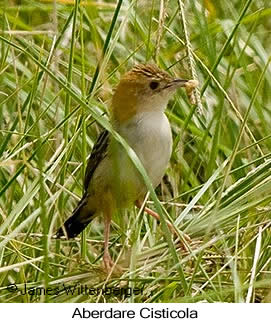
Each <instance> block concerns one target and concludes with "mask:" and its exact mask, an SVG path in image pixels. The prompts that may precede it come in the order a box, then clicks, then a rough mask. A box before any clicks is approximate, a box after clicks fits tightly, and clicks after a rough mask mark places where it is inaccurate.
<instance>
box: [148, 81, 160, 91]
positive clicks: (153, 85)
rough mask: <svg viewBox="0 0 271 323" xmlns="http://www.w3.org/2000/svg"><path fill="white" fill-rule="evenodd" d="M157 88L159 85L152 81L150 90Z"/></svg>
mask: <svg viewBox="0 0 271 323" xmlns="http://www.w3.org/2000/svg"><path fill="white" fill-rule="evenodd" d="M158 86H159V83H158V82H156V81H152V82H151V83H150V88H151V89H152V90H155V89H157V88H158Z"/></svg>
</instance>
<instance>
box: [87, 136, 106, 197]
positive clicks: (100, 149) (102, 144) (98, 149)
mask: <svg viewBox="0 0 271 323" xmlns="http://www.w3.org/2000/svg"><path fill="white" fill-rule="evenodd" d="M108 144H109V132H108V131H107V130H104V131H103V132H102V133H101V134H100V135H99V137H98V139H97V141H96V143H95V144H94V147H93V149H92V152H91V154H90V156H89V159H88V164H87V169H86V173H85V179H84V190H85V192H86V191H87V189H88V185H89V183H90V181H91V178H92V175H93V173H94V171H95V169H96V168H97V166H98V165H99V163H100V162H101V161H102V160H103V159H104V158H105V156H106V155H107V147H108Z"/></svg>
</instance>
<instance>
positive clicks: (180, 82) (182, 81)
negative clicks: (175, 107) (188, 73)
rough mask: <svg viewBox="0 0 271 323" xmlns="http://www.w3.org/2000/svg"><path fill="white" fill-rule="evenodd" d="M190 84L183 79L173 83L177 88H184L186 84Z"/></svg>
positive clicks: (175, 80)
mask: <svg viewBox="0 0 271 323" xmlns="http://www.w3.org/2000/svg"><path fill="white" fill-rule="evenodd" d="M187 82H188V80H183V79H174V80H173V81H172V82H171V83H172V85H174V86H177V87H183V86H185V84H186V83H187Z"/></svg>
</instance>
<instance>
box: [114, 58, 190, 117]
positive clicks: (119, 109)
mask: <svg viewBox="0 0 271 323" xmlns="http://www.w3.org/2000/svg"><path fill="white" fill-rule="evenodd" d="M187 82H188V81H187V80H182V79H179V78H173V77H172V76H171V75H169V74H168V73H167V72H165V71H163V70H161V69H159V68H158V67H157V66H156V65H154V64H139V65H136V66H135V67H134V68H132V69H131V70H130V71H129V72H127V73H126V74H124V76H123V77H122V78H121V80H120V82H119V84H118V86H117V88H116V91H115V93H114V96H113V99H112V115H113V119H115V120H117V121H119V122H124V121H126V120H129V119H130V118H132V117H133V116H134V115H135V114H137V113H141V112H144V111H152V110H160V111H161V110H162V111H163V110H164V109H165V108H166V105H167V103H168V100H169V99H170V97H171V96H172V95H173V93H174V92H175V90H176V89H177V88H179V87H183V86H185V84H186V83H187Z"/></svg>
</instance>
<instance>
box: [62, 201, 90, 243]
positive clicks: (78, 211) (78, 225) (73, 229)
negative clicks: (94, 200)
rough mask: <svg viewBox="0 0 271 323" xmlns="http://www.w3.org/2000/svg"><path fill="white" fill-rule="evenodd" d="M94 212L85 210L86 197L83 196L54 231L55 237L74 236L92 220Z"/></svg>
mask: <svg viewBox="0 0 271 323" xmlns="http://www.w3.org/2000/svg"><path fill="white" fill-rule="evenodd" d="M93 218H94V214H92V213H90V212H89V210H87V198H86V197H84V196H83V198H82V200H81V201H80V202H79V204H78V205H77V207H76V208H75V209H74V211H73V213H72V215H71V217H69V218H68V220H66V222H65V223H64V225H63V226H62V227H60V228H59V229H58V230H57V232H56V238H61V237H68V239H70V238H74V237H76V236H77V235H78V234H79V233H81V232H82V231H83V230H84V229H85V227H86V226H87V225H88V224H89V223H90V222H91V221H92V220H93ZM63 227H64V228H63Z"/></svg>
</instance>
